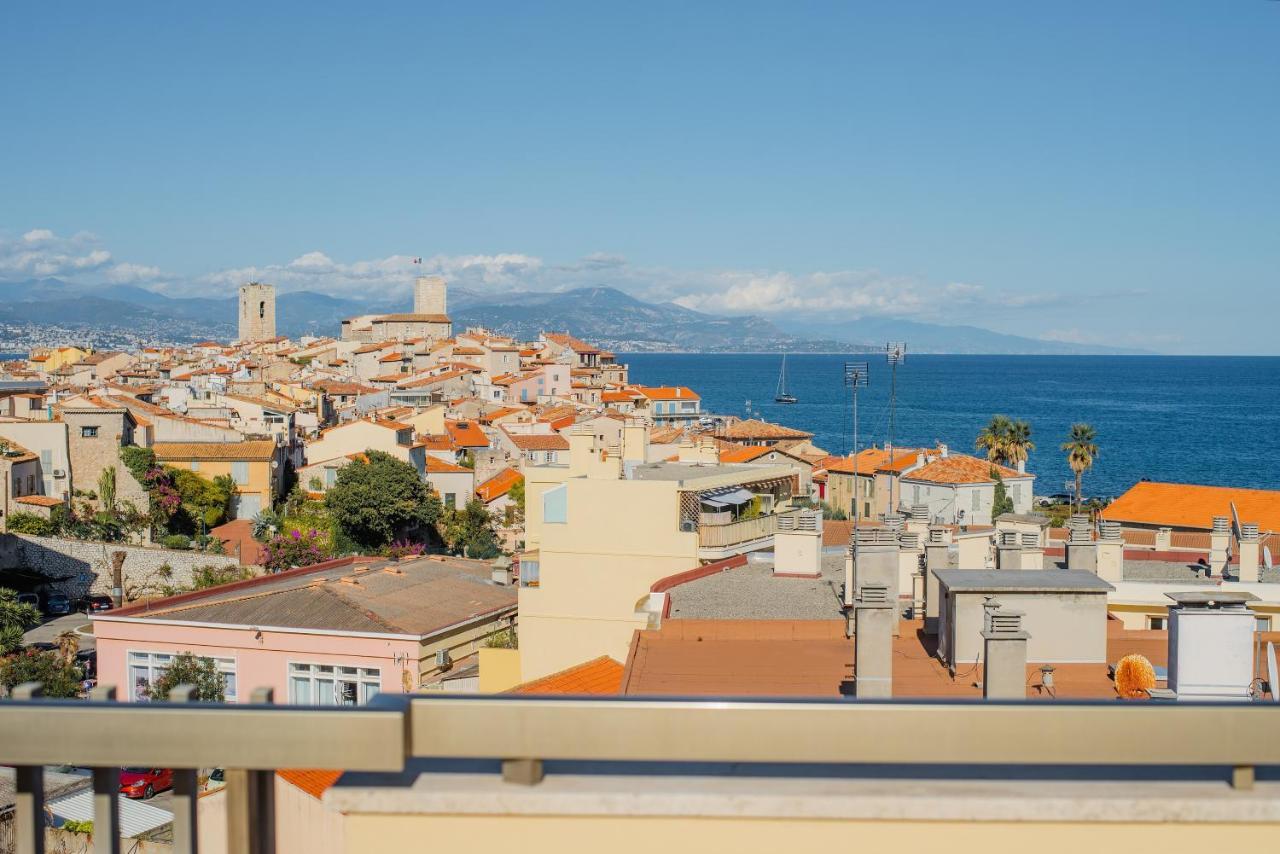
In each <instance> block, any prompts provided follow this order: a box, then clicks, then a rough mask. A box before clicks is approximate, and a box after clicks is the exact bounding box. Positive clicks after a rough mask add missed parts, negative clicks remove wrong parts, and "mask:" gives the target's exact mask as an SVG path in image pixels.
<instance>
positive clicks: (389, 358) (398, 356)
mask: <svg viewBox="0 0 1280 854" xmlns="http://www.w3.org/2000/svg"><path fill="white" fill-rule="evenodd" d="M409 358H410V357H409V356H406V355H404V354H403V353H388V354H387V355H385V356H380V357H379V358H378V361H379V362H403V361H405V360H406V359H409Z"/></svg>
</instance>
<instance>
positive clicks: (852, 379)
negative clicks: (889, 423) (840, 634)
mask: <svg viewBox="0 0 1280 854" xmlns="http://www.w3.org/2000/svg"><path fill="white" fill-rule="evenodd" d="M869 381H870V373H869V371H868V365H867V363H866V362H845V363H844V386H845V388H847V389H849V391H850V393H851V395H852V397H853V450H852V452H851V453H852V456H853V534H852V535H851V537H850V542H849V547H850V548H851V549H852V550H853V561H852V562H849V563H846V564H845V573H844V606H845V608H846V609H848V608H852V607H853V576H854V574H855V569H854V567H855V565H856V564H857V562H858V546H857V542H858V518H859V516H860V515H861V514H860V513H859V511H858V389H860V388H866V387H867V383H868V382H869Z"/></svg>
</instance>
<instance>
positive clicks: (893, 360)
mask: <svg viewBox="0 0 1280 854" xmlns="http://www.w3.org/2000/svg"><path fill="white" fill-rule="evenodd" d="M884 355H885V358H886V359H887V360H888V362H889V466H890V468H892V467H893V458H894V456H895V455H896V454H897V452H898V436H897V427H898V365H901V364H902V363H903V362H905V361H906V360H907V342H906V341H890V342H889V343H888V344H885V345H884ZM897 482H898V477H897V473H896V472H895V473H893V474H891V475H890V477H889V512H890V513H896V512H897V510H898V505H897V502H896V501H894V498H893V490H894V487H895V486H896V485H897Z"/></svg>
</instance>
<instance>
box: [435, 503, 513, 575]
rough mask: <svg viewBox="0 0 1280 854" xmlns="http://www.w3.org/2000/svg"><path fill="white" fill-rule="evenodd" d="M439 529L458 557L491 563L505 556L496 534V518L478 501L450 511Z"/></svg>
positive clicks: (444, 516) (446, 543)
mask: <svg viewBox="0 0 1280 854" xmlns="http://www.w3.org/2000/svg"><path fill="white" fill-rule="evenodd" d="M439 528H440V538H441V539H442V540H444V541H445V545H447V546H448V548H449V550H450V551H451V552H453V553H454V554H459V555H463V556H465V557H471V558H476V559H477V560H489V559H491V558H495V557H497V556H498V555H499V554H501V553H502V549H500V548H499V547H498V537H497V535H496V534H495V533H494V531H493V517H492V516H490V515H489V510H488V508H486V507H485V506H484V502H483V501H481V500H480V499H478V498H473V499H471V500H470V501H468V502H467V503H466V505H465V506H464V507H462V508H461V509H459V510H446V511H445V512H444V515H443V517H442V522H441V524H440V526H439Z"/></svg>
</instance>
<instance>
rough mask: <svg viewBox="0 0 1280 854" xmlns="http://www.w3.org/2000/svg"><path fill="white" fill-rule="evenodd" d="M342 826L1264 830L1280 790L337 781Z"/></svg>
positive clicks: (633, 779) (374, 777) (809, 781)
mask: <svg viewBox="0 0 1280 854" xmlns="http://www.w3.org/2000/svg"><path fill="white" fill-rule="evenodd" d="M324 804H325V807H326V808H327V809H330V810H334V811H338V812H342V813H345V814H347V815H367V816H375V815H399V816H406V815H416V816H421V817H423V818H424V819H425V818H427V817H443V816H480V815H483V816H511V817H516V816H579V817H612V818H628V817H631V818H639V817H644V818H655V817H670V818H743V819H786V820H799V821H804V820H844V821H903V822H946V821H957V822H974V821H978V822H1001V823H1006V822H1019V823H1055V824H1061V823H1080V824H1124V825H1133V824H1147V823H1151V824H1170V823H1172V824H1184V825H1185V824H1259V823H1262V824H1266V823H1274V822H1278V821H1280V782H1262V781H1260V782H1258V783H1257V785H1256V786H1255V787H1254V788H1253V789H1251V790H1247V791H1240V790H1235V789H1232V788H1231V787H1230V786H1229V785H1228V784H1227V783H1226V782H1215V781H1204V780H1194V781H1173V782H1154V781H1147V780H1140V781H1133V780H1124V781H1119V780H1116V781H1105V782H1102V781H1098V780H1096V779H1094V780H1050V781H1042V780H1034V781H1027V780H996V781H991V780H974V779H965V780H935V779H923V780H922V779H890V780H886V779H878V778H865V777H862V778H857V779H848V778H829V777H821V778H814V777H785V776H784V777H774V776H767V777H739V776H667V775H661V776H651V775H634V776H633V775H596V774H549V775H548V776H547V777H546V778H545V779H544V780H543V781H542V782H541V783H539V784H538V785H534V786H521V785H514V784H510V783H504V782H502V780H501V778H500V777H498V776H496V775H494V774H470V773H433V772H426V773H420V774H418V775H417V776H416V777H415V776H413V775H412V773H409V774H408V775H379V774H347V775H346V776H344V777H343V778H342V779H341V780H340V781H339V782H338V784H337V785H335V786H334V787H333V788H331V789H330V790H329V791H328V792H327V793H326V794H325V796H324Z"/></svg>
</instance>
